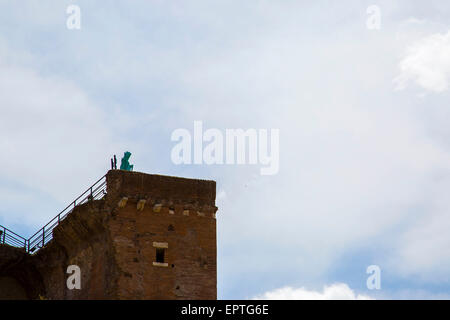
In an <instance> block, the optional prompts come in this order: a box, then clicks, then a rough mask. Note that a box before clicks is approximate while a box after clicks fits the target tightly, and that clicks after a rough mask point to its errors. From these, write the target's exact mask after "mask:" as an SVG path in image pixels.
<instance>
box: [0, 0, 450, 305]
mask: <svg viewBox="0 0 450 320" xmlns="http://www.w3.org/2000/svg"><path fill="white" fill-rule="evenodd" d="M73 4H75V5H77V6H79V8H80V10H81V29H72V30H71V29H68V28H67V19H68V17H69V14H67V12H66V10H67V8H68V6H70V5H73ZM372 5H375V6H376V7H375V8H376V9H377V10H378V11H379V13H380V20H379V22H380V25H379V27H380V28H375V29H374V28H373V22H374V16H373V14H374V11H373V10H369V13H368V10H367V9H368V8H369V7H370V6H372ZM370 8H374V7H373V6H372V7H370ZM377 10H375V12H376V11H377ZM375 20H377V19H375ZM449 21H450V3H449V2H448V1H446V0H440V1H437V0H434V1H433V0H429V1H426V2H424V1H420V0H417V1H411V0H399V1H395V3H393V1H376V2H373V1H360V0H358V1H356V0H355V1H352V0H347V1H345V2H339V3H338V2H336V1H321V0H319V1H308V2H306V1H300V0H298V1H293V0H292V1H291V0H287V1H268V0H266V1H262V0H260V1H257V0H251V1H234V0H226V1H225V0H223V1H222V0H214V1H209V0H208V1H207V0H204V1H201V0H194V1H176V0H175V1H163V0H152V1H144V0H142V1H138V0H136V1H125V0H122V1H106V0H102V1H99V0H97V1H93V0H89V1H88V0H84V1H83V0H76V1H75V0H74V1H67V0H62V1H61V0H58V1H56V0H53V1H49V0H39V1H37V0H36V1H31V0H26V1H25V0H23V1H14V0H0V110H1V117H0V148H1V150H2V156H1V157H0V191H1V192H0V201H1V203H2V206H1V207H0V224H1V225H5V226H7V227H9V228H10V229H13V230H15V231H17V232H19V233H21V234H23V235H24V236H29V235H31V234H32V233H33V232H34V231H35V230H37V228H39V227H41V226H42V225H43V224H45V223H46V222H47V220H49V219H50V218H52V217H53V216H55V215H56V214H57V213H58V212H59V211H60V210H61V209H62V208H64V207H65V206H66V205H67V203H69V202H70V201H72V200H73V199H74V198H75V197H76V196H77V195H78V194H79V193H80V192H82V191H84V189H85V188H87V187H88V186H89V185H90V184H91V183H93V182H94V181H95V180H97V179H98V178H99V177H100V176H102V175H103V174H104V173H105V172H106V170H108V169H109V158H110V156H111V155H112V154H118V155H120V154H121V153H122V152H124V151H125V150H129V151H131V152H132V153H133V156H132V161H131V162H132V163H133V164H134V167H135V170H137V171H143V172H149V173H158V174H167V175H176V176H183V177H194V178H204V179H213V180H216V181H217V195H218V197H217V206H218V207H219V211H218V217H217V222H218V296H219V298H224V299H247V298H272V299H274V298H294V299H295V298H305V297H306V298H308V297H309V298H317V299H323V298H336V297H337V298H349V299H367V298H388V299H396V298H397V299H398V298H450V272H449V270H450V233H449V232H448V230H449V229H450V211H449V209H450V197H449V192H450V125H449V123H450V104H449V102H450V93H449V91H450V24H449ZM375 22H376V21H375ZM368 26H369V27H371V26H372V27H371V28H369V27H368ZM195 120H199V121H202V122H203V127H204V129H208V128H216V129H218V130H220V131H221V132H225V130H226V129H237V128H242V129H244V130H246V129H267V130H270V129H279V132H280V138H279V145H280V151H279V160H280V166H279V171H278V173H277V174H275V175H261V174H260V165H250V164H248V165H175V164H174V163H173V162H172V160H171V150H172V148H173V147H174V145H175V143H174V142H173V141H171V134H172V132H173V131H174V130H176V129H178V128H185V129H187V130H189V131H192V130H193V125H194V121H195ZM370 265H377V266H379V267H380V269H381V289H380V290H369V289H368V288H367V286H366V280H367V277H368V274H367V273H366V269H367V267H368V266H370Z"/></svg>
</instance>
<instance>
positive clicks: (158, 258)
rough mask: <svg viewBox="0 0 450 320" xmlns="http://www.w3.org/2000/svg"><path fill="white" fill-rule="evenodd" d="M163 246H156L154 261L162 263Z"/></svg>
mask: <svg viewBox="0 0 450 320" xmlns="http://www.w3.org/2000/svg"><path fill="white" fill-rule="evenodd" d="M164 251H165V250H164V248H156V262H158V263H164V253H165V252H164Z"/></svg>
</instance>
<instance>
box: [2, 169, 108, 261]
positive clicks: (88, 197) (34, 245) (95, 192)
mask: <svg viewBox="0 0 450 320" xmlns="http://www.w3.org/2000/svg"><path fill="white" fill-rule="evenodd" d="M105 195H106V175H104V176H103V177H101V178H100V179H99V180H97V182H95V183H94V184H93V185H92V186H91V187H90V188H89V189H87V190H86V191H85V192H83V193H82V194H81V195H80V196H79V197H78V198H76V199H75V200H74V201H72V202H71V203H70V204H69V205H68V206H67V207H66V208H64V210H62V211H61V212H60V213H59V214H58V215H57V216H56V217H54V218H53V219H52V220H50V222H48V223H47V224H46V225H45V226H44V227H43V228H41V229H39V231H38V232H36V233H35V234H34V235H32V236H31V237H30V238H29V239H25V238H23V237H22V236H20V235H18V234H17V233H15V232H13V231H11V230H9V229H7V228H5V227H3V226H1V225H0V244H2V243H3V244H8V245H11V246H13V247H21V248H25V250H26V251H27V252H29V253H34V252H37V251H38V250H39V249H41V248H43V247H44V246H45V245H46V244H47V243H49V242H50V240H52V239H53V229H55V227H56V226H57V225H59V223H60V222H61V221H62V220H64V219H65V218H66V217H67V215H68V214H69V213H71V212H72V210H73V209H74V208H75V207H76V206H78V205H81V204H83V203H86V202H88V201H92V200H98V199H101V198H103V197H104V196H105Z"/></svg>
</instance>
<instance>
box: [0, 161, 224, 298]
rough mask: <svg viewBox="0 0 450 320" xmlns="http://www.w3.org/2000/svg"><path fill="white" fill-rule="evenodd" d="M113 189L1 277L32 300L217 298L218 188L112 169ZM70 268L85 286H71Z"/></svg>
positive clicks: (84, 206) (78, 212) (109, 185)
mask: <svg viewBox="0 0 450 320" xmlns="http://www.w3.org/2000/svg"><path fill="white" fill-rule="evenodd" d="M106 185H107V187H106V196H105V197H103V199H101V200H92V201H89V202H87V203H85V204H82V205H80V206H76V207H75V208H74V210H73V211H72V212H71V213H70V214H69V215H68V216H67V218H65V219H64V220H62V221H61V223H60V224H59V225H58V226H57V227H56V228H55V229H54V230H53V239H52V240H51V241H50V242H49V243H48V244H47V245H46V246H45V247H44V248H42V249H40V250H39V251H37V252H36V253H35V254H32V255H30V254H28V253H26V252H23V256H21V257H20V259H18V261H16V263H14V262H13V261H11V263H10V264H8V265H12V264H14V266H15V267H14V268H13V269H10V272H9V273H8V272H3V274H1V273H2V272H1V270H0V278H1V277H3V278H4V279H6V278H8V279H11V280H8V281H9V282H8V283H12V281H13V280H14V281H16V282H18V283H19V284H20V285H21V286H22V287H23V289H24V291H25V292H26V293H27V297H28V298H36V297H38V296H42V297H45V298H47V299H216V298H217V274H216V271H217V269H216V219H215V216H216V211H217V207H216V206H215V196H216V183H215V182H214V181H205V180H194V179H185V178H176V177H168V176H160V175H151V174H144V173H139V172H129V171H122V170H111V171H109V172H108V173H107V175H106ZM14 249H15V251H17V249H16V248H14ZM3 251H5V249H3ZM3 254H4V255H5V256H8V257H9V256H11V257H13V256H14V257H15V256H17V254H18V253H17V252H15V253H14V255H12V254H9V253H8V254H6V253H5V252H4V253H3ZM0 255H2V252H1V250H0ZM11 259H12V258H11ZM70 265H76V266H78V267H79V268H80V271H81V289H72V290H70V289H68V288H67V285H66V281H67V278H68V274H67V273H66V270H67V267H68V266H70ZM12 272H13V273H12ZM5 283H6V282H5ZM19 291H20V290H19Z"/></svg>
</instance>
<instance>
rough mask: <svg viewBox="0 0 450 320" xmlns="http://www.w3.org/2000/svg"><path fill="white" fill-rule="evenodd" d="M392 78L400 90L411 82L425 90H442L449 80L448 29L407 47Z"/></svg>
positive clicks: (449, 40) (444, 89)
mask: <svg viewBox="0 0 450 320" xmlns="http://www.w3.org/2000/svg"><path fill="white" fill-rule="evenodd" d="M399 67H400V75H399V76H398V77H397V78H395V79H394V82H395V83H396V89H397V90H401V89H404V88H406V87H407V85H408V83H409V82H413V83H415V84H417V85H419V86H420V87H422V88H424V89H425V90H428V91H432V92H444V91H447V90H448V88H449V81H450V31H449V32H447V33H446V34H445V33H444V34H441V33H437V34H433V35H430V36H427V37H425V38H423V39H421V40H419V41H418V42H416V43H414V44H413V45H411V46H410V47H409V48H407V51H406V55H405V56H404V58H403V59H402V60H401V62H400V65H399Z"/></svg>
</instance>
